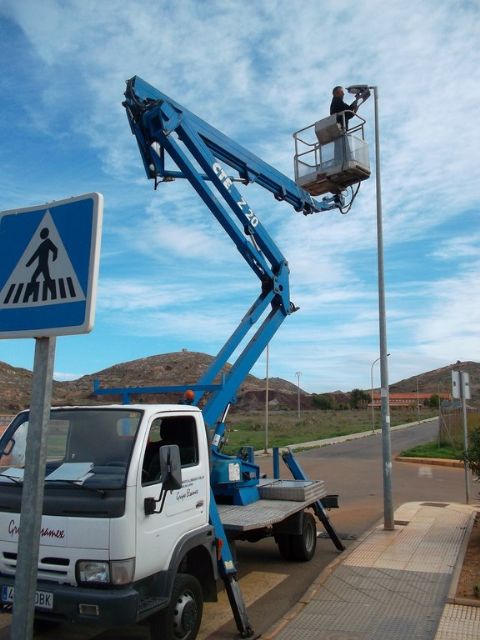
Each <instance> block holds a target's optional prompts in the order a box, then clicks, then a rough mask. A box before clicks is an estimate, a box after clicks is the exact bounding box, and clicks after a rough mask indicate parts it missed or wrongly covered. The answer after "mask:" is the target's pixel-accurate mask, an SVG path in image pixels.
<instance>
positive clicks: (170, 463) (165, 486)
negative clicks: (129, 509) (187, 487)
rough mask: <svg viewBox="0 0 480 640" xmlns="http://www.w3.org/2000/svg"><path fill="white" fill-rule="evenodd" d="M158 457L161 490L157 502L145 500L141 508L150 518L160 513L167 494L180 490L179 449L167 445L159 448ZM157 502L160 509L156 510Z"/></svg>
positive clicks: (151, 499)
mask: <svg viewBox="0 0 480 640" xmlns="http://www.w3.org/2000/svg"><path fill="white" fill-rule="evenodd" d="M158 456H159V459H160V482H161V483H162V490H161V491H160V495H159V496H158V500H155V498H145V500H144V505H143V506H144V511H145V515H146V516H151V515H152V513H162V511H163V505H164V504H165V498H166V497H167V493H168V492H169V491H174V490H175V489H180V488H181V486H182V463H181V461H180V449H179V448H178V445H176V444H169V445H164V446H163V447H160V449H159V450H158ZM159 502H160V507H159V508H158V509H157V508H156V506H157V504H158V503H159Z"/></svg>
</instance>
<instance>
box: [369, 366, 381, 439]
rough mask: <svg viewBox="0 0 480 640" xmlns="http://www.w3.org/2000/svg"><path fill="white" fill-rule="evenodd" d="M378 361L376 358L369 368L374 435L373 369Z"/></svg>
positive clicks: (373, 431) (373, 430) (373, 429)
mask: <svg viewBox="0 0 480 640" xmlns="http://www.w3.org/2000/svg"><path fill="white" fill-rule="evenodd" d="M379 360H380V357H378V358H377V359H376V360H374V361H373V362H372V366H371V368H370V389H371V390H372V394H371V395H372V433H375V407H374V406H373V367H374V366H375V365H376V364H377V362H378V361H379Z"/></svg>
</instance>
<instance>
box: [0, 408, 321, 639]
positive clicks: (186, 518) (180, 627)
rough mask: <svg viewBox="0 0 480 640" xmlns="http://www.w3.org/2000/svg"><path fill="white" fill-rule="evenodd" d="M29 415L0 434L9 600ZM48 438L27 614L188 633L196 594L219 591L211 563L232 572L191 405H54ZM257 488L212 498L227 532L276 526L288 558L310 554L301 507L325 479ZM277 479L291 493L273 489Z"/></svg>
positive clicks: (312, 535)
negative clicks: (246, 498)
mask: <svg viewBox="0 0 480 640" xmlns="http://www.w3.org/2000/svg"><path fill="white" fill-rule="evenodd" d="M28 417H29V413H28V411H23V412H21V413H20V414H18V416H16V418H15V419H14V420H13V422H12V423H11V424H10V426H9V427H8V428H7V430H6V431H5V433H4V435H3V436H2V438H1V439H0V454H1V457H0V592H1V599H2V603H3V604H4V605H8V604H9V603H12V602H13V601H14V579H15V566H16V558H17V542H18V535H19V527H20V505H21V493H22V478H23V464H24V458H25V443H26V435H27V429H28ZM47 447H48V451H47V465H46V470H45V476H46V477H45V497H44V508H43V518H42V526H41V533H40V538H41V539H40V555H39V564H38V580H37V592H36V610H35V616H36V619H38V620H45V621H52V622H74V623H92V622H94V623H97V624H98V625H101V626H103V627H113V626H124V625H130V624H135V623H137V622H141V621H143V620H146V619H147V618H149V620H150V627H151V630H152V638H158V639H159V640H160V639H161V640H167V639H170V638H171V639H177V640H180V639H181V640H191V639H193V638H195V637H196V635H197V632H198V629H199V627H200V623H201V619H202V608H203V602H204V601H215V600H216V598H217V577H218V575H219V571H218V569H219V563H220V562H224V563H225V564H226V565H227V569H228V568H230V569H231V571H232V574H233V575H235V574H234V572H235V567H234V565H233V563H232V560H231V556H230V555H228V554H227V556H226V557H225V556H224V553H225V551H226V550H227V549H228V544H227V545H225V546H224V545H223V544H222V543H223V540H222V537H221V536H220V535H219V534H218V532H217V531H216V527H215V526H214V524H212V523H211V522H210V516H209V513H211V508H210V507H211V505H210V501H211V500H212V499H213V498H212V497H211V489H210V462H209V457H210V445H209V443H208V437H207V431H206V429H205V424H204V421H203V416H202V412H201V411H200V409H198V408H197V407H194V406H188V405H168V404H165V405H128V406H125V405H108V406H97V407H66V408H55V409H52V410H51V416H50V422H49V427H48V444H47ZM233 460H234V459H233ZM231 464H233V465H235V464H236V463H235V462H232V463H231ZM230 473H231V475H232V477H233V476H234V475H235V473H236V470H235V469H234V468H232V469H230ZM233 482H234V481H233ZM276 485H277V487H276ZM259 486H260V493H261V494H262V487H263V488H264V490H265V492H266V495H268V496H270V498H269V499H264V498H262V497H261V499H260V500H258V501H256V502H253V503H250V504H248V505H233V504H223V505H222V504H220V505H218V512H219V514H220V518H221V520H222V523H223V527H224V529H225V531H226V534H227V537H228V539H229V540H230V541H231V540H235V539H246V540H251V541H255V540H258V539H261V538H263V537H265V536H268V535H273V536H274V537H275V539H276V541H277V542H278V545H279V548H280V551H281V553H282V554H283V555H284V556H285V557H287V558H290V559H294V560H299V561H305V560H309V559H310V558H311V557H312V556H313V554H314V552H315V547H316V540H317V530H316V525H315V520H314V518H313V515H312V514H311V513H310V512H309V511H308V510H306V509H308V507H313V505H314V503H315V502H316V501H318V500H319V499H320V498H322V497H323V496H325V490H324V486H323V483H322V482H314V481H309V482H305V481H288V482H285V481H278V480H267V479H265V478H264V479H262V480H261V481H260V485H259ZM276 488H277V490H278V491H277V493H278V494H279V495H280V497H282V496H284V495H287V497H288V492H289V491H290V493H291V496H292V498H294V499H292V500H289V499H277V498H278V497H279V496H278V495H277V496H276V495H275V490H276ZM272 498H273V499H272ZM226 502H228V500H226ZM229 564H230V565H231V566H230V567H228V565H229ZM234 613H235V609H234ZM237 614H238V612H237ZM247 626H248V625H247ZM244 635H247V634H246V632H244Z"/></svg>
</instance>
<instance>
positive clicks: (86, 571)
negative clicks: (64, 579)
mask: <svg viewBox="0 0 480 640" xmlns="http://www.w3.org/2000/svg"><path fill="white" fill-rule="evenodd" d="M77 578H78V581H79V582H83V583H87V584H93V583H96V584H108V583H109V582H110V567H109V563H108V562H104V561H102V560H80V561H79V562H78V563H77Z"/></svg>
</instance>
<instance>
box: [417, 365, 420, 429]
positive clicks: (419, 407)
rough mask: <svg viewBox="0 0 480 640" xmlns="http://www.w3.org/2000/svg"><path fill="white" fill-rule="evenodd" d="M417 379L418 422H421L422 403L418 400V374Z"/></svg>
mask: <svg viewBox="0 0 480 640" xmlns="http://www.w3.org/2000/svg"><path fill="white" fill-rule="evenodd" d="M416 380H417V422H420V404H419V402H418V376H417V378H416Z"/></svg>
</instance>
